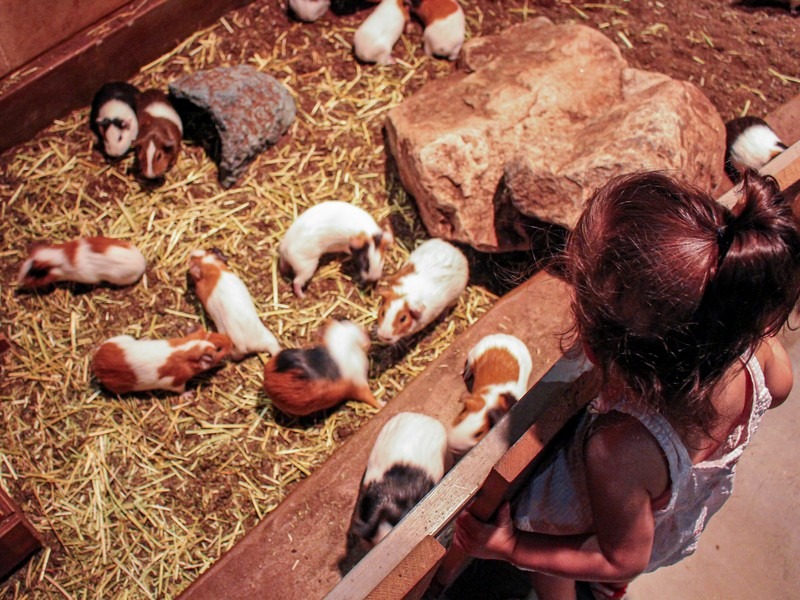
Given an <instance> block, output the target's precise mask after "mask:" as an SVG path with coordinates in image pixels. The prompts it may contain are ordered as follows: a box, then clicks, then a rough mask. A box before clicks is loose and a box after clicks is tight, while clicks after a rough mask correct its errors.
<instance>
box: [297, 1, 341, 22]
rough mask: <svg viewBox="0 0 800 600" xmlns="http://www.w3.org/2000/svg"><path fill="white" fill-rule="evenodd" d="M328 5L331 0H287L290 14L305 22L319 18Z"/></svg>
mask: <svg viewBox="0 0 800 600" xmlns="http://www.w3.org/2000/svg"><path fill="white" fill-rule="evenodd" d="M330 5H331V0H289V8H291V9H292V14H294V16H295V17H297V18H298V19H300V20H301V21H305V22H307V23H311V22H313V21H316V20H317V19H321V18H322V16H323V15H324V14H325V13H326V12H328V8H329V7H330Z"/></svg>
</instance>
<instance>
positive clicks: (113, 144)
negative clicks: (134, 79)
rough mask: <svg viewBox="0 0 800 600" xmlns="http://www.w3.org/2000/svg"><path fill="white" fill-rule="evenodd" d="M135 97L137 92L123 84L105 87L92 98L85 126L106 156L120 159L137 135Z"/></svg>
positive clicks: (117, 82) (109, 84)
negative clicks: (96, 139) (87, 125)
mask: <svg viewBox="0 0 800 600" xmlns="http://www.w3.org/2000/svg"><path fill="white" fill-rule="evenodd" d="M138 96H139V90H138V89H137V88H136V87H135V86H132V85H131V84H130V83H126V82H124V81H112V82H110V83H106V84H104V85H103V86H102V87H101V88H100V89H99V90H97V93H96V94H95V95H94V98H93V99H92V110H91V112H90V113H89V125H90V127H91V128H92V131H94V132H95V134H97V137H98V138H99V140H100V141H101V142H102V144H103V152H105V154H106V156H110V157H112V158H117V157H119V156H122V155H124V154H125V153H127V152H128V150H130V148H131V144H133V142H134V140H136V138H137V136H138V135H139V120H138V119H137V118H136V99H137V97H138Z"/></svg>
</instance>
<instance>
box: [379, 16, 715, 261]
mask: <svg viewBox="0 0 800 600" xmlns="http://www.w3.org/2000/svg"><path fill="white" fill-rule="evenodd" d="M386 137H387V142H388V143H387V146H388V149H389V151H390V152H391V154H392V155H393V156H394V159H395V162H396V163H397V170H398V172H399V175H400V179H401V181H402V182H403V185H404V187H405V188H406V189H407V190H408V191H409V193H410V194H411V195H412V196H413V197H414V198H415V200H416V202H417V206H418V208H419V212H420V216H421V218H422V220H423V222H424V224H425V226H426V228H427V229H428V232H429V233H430V235H431V236H433V237H443V238H445V239H448V240H450V241H455V242H462V243H466V244H469V245H471V246H473V247H474V248H476V249H478V250H483V251H492V252H494V251H510V250H520V249H527V247H528V245H529V243H530V240H529V239H526V235H525V232H526V231H531V230H533V229H535V228H536V227H537V224H542V225H543V226H545V227H546V226H547V225H548V224H552V225H556V226H561V227H566V228H570V227H572V226H573V225H574V224H575V222H576V221H577V218H578V216H579V215H580V213H581V211H582V209H583V206H584V204H585V202H586V200H587V199H588V197H589V196H590V195H591V194H592V192H593V191H594V190H595V189H596V188H597V187H599V186H601V185H603V184H604V183H605V182H606V181H608V180H609V179H610V178H611V177H613V176H615V175H619V174H622V173H627V172H632V171H636V170H654V169H664V170H669V171H672V172H676V173H678V174H679V175H680V176H681V177H683V178H684V179H686V180H688V181H691V182H693V183H694V184H695V185H698V186H700V187H701V188H703V189H705V190H707V191H709V192H710V193H714V191H715V190H716V188H717V186H719V185H720V183H721V182H722V181H723V178H724V174H723V171H722V165H723V157H724V151H725V128H724V124H723V122H722V119H721V118H720V116H719V114H718V113H717V111H716V109H715V108H714V107H713V106H712V105H711V103H710V102H709V100H708V99H707V98H706V97H705V96H704V95H703V93H702V92H701V91H700V90H699V89H698V88H697V87H696V86H694V85H693V84H691V83H688V82H685V81H677V80H673V79H671V78H670V77H668V76H666V75H663V74H660V73H652V72H647V71H642V70H638V69H632V68H630V67H629V66H628V64H627V62H626V61H625V59H624V58H623V56H622V53H621V52H620V50H619V48H618V47H617V46H616V44H614V42H612V41H611V40H609V39H608V38H606V37H605V36H604V35H603V34H602V33H600V32H598V31H596V30H594V29H592V28H589V27H585V26H581V25H554V24H553V23H552V22H550V21H549V20H547V19H544V18H539V19H531V20H530V21H527V22H525V23H522V24H519V25H515V26H513V27H510V28H509V29H507V30H506V31H505V32H503V33H502V34H500V35H496V36H486V37H478V38H473V39H472V40H470V41H469V42H468V43H467V44H465V46H464V48H463V51H462V60H461V70H460V71H458V72H456V73H453V74H452V75H450V76H448V77H445V78H442V79H438V80H435V81H431V82H429V83H427V84H426V85H425V86H424V87H422V88H421V89H420V90H419V91H417V92H416V93H415V94H414V95H413V96H411V97H409V98H407V99H406V100H405V101H404V102H403V103H402V104H401V105H400V106H398V107H396V108H394V109H392V110H391V111H390V112H389V114H388V117H387V120H386Z"/></svg>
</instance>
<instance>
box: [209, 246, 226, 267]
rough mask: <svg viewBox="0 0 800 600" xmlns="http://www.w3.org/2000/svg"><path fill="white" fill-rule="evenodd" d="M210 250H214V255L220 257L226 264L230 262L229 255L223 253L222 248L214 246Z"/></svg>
mask: <svg viewBox="0 0 800 600" xmlns="http://www.w3.org/2000/svg"><path fill="white" fill-rule="evenodd" d="M210 252H212V253H213V254H214V256H216V257H217V258H218V259H220V260H221V261H222V262H224V263H225V264H226V265H227V264H228V257H227V256H225V255H224V254H223V253H222V250H220V249H219V248H212V249H211V250H210Z"/></svg>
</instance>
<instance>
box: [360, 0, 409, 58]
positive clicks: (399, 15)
mask: <svg viewBox="0 0 800 600" xmlns="http://www.w3.org/2000/svg"><path fill="white" fill-rule="evenodd" d="M407 21H408V7H407V6H406V3H405V0H381V2H380V4H378V6H377V7H375V9H374V10H373V11H372V12H371V13H370V14H369V16H368V17H367V18H366V19H364V22H363V23H361V25H360V26H359V28H358V29H356V33H355V35H354V36H353V50H354V52H355V54H356V56H357V57H358V59H359V60H361V61H363V62H367V63H377V64H379V65H390V64H393V63H394V58H393V57H392V48H394V45H395V44H396V43H397V40H399V39H400V36H401V35H402V34H403V30H404V29H405V26H406V22H407Z"/></svg>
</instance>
